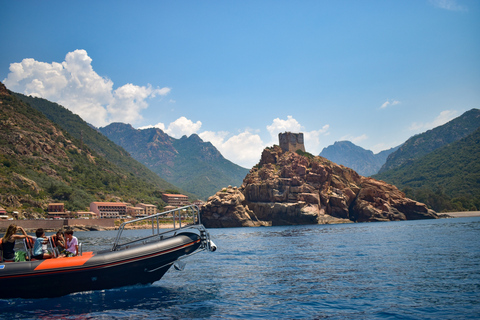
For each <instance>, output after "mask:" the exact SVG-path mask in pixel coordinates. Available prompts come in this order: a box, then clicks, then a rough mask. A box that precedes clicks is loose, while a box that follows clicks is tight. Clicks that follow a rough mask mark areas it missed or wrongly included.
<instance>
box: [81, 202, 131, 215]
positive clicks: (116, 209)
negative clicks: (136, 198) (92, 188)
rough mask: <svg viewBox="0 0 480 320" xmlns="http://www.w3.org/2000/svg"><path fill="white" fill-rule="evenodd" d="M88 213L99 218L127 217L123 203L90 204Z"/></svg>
mask: <svg viewBox="0 0 480 320" xmlns="http://www.w3.org/2000/svg"><path fill="white" fill-rule="evenodd" d="M90 211H92V212H94V213H96V214H97V216H98V217H99V218H121V217H124V216H126V215H127V205H126V204H125V203H123V202H92V203H90Z"/></svg>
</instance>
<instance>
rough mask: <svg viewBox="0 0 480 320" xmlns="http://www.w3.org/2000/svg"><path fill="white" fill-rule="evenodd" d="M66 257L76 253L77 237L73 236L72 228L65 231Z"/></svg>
mask: <svg viewBox="0 0 480 320" xmlns="http://www.w3.org/2000/svg"><path fill="white" fill-rule="evenodd" d="M65 238H66V240H67V241H66V245H67V246H66V249H67V250H66V252H67V257H73V256H77V255H78V239H77V237H74V236H73V230H67V231H65Z"/></svg>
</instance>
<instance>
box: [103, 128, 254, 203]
mask: <svg viewBox="0 0 480 320" xmlns="http://www.w3.org/2000/svg"><path fill="white" fill-rule="evenodd" d="M99 130H100V132H102V133H103V134H104V135H105V136H106V137H108V138H109V139H111V140H112V141H114V142H115V143H117V144H118V145H120V146H122V147H123V148H124V149H125V150H127V151H128V152H129V153H130V154H131V155H132V157H134V158H135V159H137V160H138V161H139V162H141V163H143V164H144V165H146V166H147V167H148V168H150V169H151V170H152V171H153V172H155V173H157V174H158V175H159V176H160V177H162V178H164V179H165V180H166V181H169V182H171V183H174V182H175V184H176V185H178V186H179V187H181V188H182V189H185V190H187V191H190V192H192V193H195V194H197V195H198V196H200V197H202V198H204V199H206V198H207V197H209V196H211V195H212V194H215V192H216V191H217V190H218V189H220V188H223V187H226V186H228V185H241V184H242V181H243V178H244V177H245V176H246V174H247V173H248V171H249V170H248V169H245V168H242V167H240V166H238V165H236V164H234V163H233V162H231V161H229V160H227V159H225V158H224V157H223V156H222V154H221V153H220V152H219V151H218V150H217V149H216V148H215V147H214V146H213V145H212V144H211V143H210V142H204V141H203V140H202V139H201V138H200V137H199V136H198V135H197V134H192V135H190V136H189V137H187V136H182V137H181V138H180V139H176V138H173V137H170V136H169V135H168V134H166V133H165V132H164V131H162V130H161V129H159V128H148V129H135V128H133V127H132V126H131V125H130V124H124V123H118V122H117V123H111V124H109V125H108V126H106V127H103V128H99Z"/></svg>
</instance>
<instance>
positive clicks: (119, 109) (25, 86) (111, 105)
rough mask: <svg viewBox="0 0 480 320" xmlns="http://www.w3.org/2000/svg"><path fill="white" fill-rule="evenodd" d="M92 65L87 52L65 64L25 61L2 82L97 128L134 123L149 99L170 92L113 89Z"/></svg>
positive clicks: (70, 57)
mask: <svg viewBox="0 0 480 320" xmlns="http://www.w3.org/2000/svg"><path fill="white" fill-rule="evenodd" d="M91 63H92V59H91V58H90V57H89V56H88V54H87V51H85V50H75V51H73V52H69V53H68V54H67V55H66V57H65V61H63V62H62V63H57V62H52V63H45V62H39V61H36V60H34V59H23V60H22V62H19V63H12V64H11V65H10V73H9V74H8V76H7V78H5V79H4V80H3V83H4V84H5V86H7V87H8V88H9V89H10V90H12V91H16V92H21V93H23V94H26V95H32V96H35V97H41V98H45V99H48V100H51V101H55V102H57V103H59V104H61V105H63V106H64V107H65V108H68V109H69V110H71V111H72V112H74V113H76V114H78V115H80V116H81V117H82V118H83V119H84V120H85V121H87V122H89V123H91V124H93V125H95V126H105V125H107V124H108V123H110V122H113V121H121V122H127V123H135V122H137V121H139V120H141V119H142V116H141V111H142V110H144V109H145V108H147V107H148V103H147V102H146V99H148V98H153V97H155V96H157V95H160V96H165V95H167V94H168V93H169V92H170V88H155V89H154V88H152V87H151V86H150V85H148V86H146V87H145V86H136V85H133V84H126V85H124V86H121V87H119V88H117V89H116V90H113V82H112V81H111V80H110V79H108V78H105V77H101V76H100V75H98V74H97V73H96V72H95V71H94V70H93V67H92V65H91Z"/></svg>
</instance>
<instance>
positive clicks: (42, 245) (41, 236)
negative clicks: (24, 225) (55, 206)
mask: <svg viewBox="0 0 480 320" xmlns="http://www.w3.org/2000/svg"><path fill="white" fill-rule="evenodd" d="M35 235H36V236H37V239H36V240H35V244H34V245H33V256H32V258H33V259H36V260H43V259H51V258H53V254H50V253H49V252H48V250H47V243H48V238H47V237H46V236H45V231H43V228H39V229H37V231H35Z"/></svg>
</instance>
